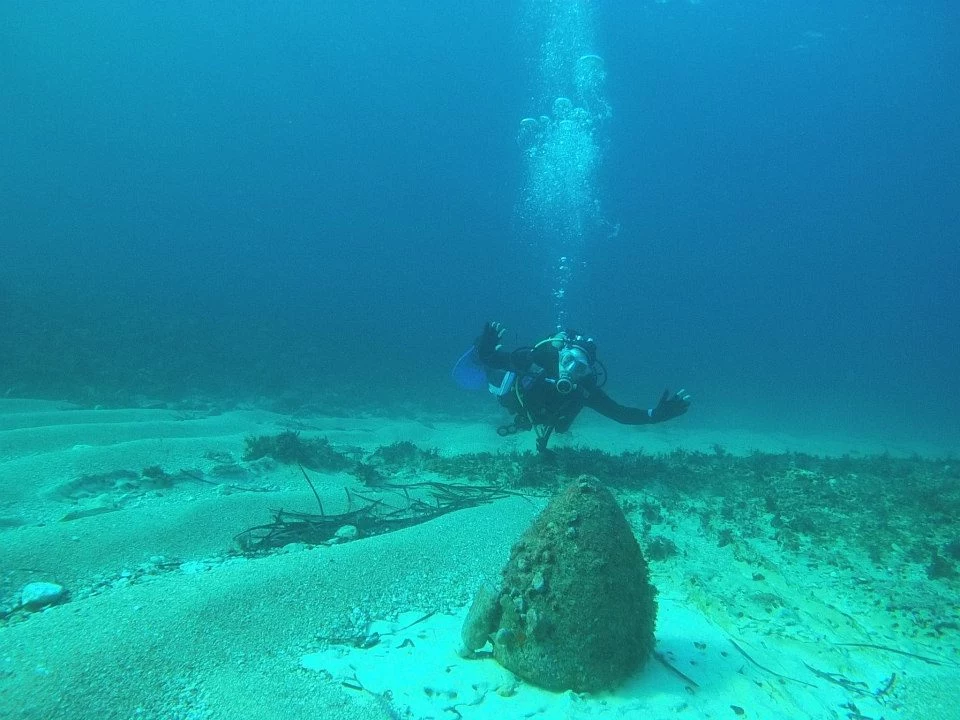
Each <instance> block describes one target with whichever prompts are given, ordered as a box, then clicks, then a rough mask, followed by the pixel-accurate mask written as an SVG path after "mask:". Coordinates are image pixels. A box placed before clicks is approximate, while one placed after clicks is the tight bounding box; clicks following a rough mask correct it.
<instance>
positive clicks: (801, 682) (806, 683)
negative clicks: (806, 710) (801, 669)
mask: <svg viewBox="0 0 960 720" xmlns="http://www.w3.org/2000/svg"><path fill="white" fill-rule="evenodd" d="M727 640H729V641H730V644H731V645H733V647H735V648H736V649H737V652H738V653H740V654H741V655H743V656H744V657H745V658H746V659H747V660H749V661H750V663H751V664H753V665H755V666H757V667H758V668H760V669H761V670H763V671H764V672H765V673H770V674H771V675H773V676H775V677H778V678H783V679H784V680H789V681H790V682H795V683H800V684H801V685H806V686H807V687H812V688H815V687H816V685H814V684H813V683H808V682H806V681H804V680H797V679H796V678H792V677H790V676H789V675H781V674H780V673H778V672H775V671H774V670H771V669H770V668H768V667H764V666H763V665H761V664H760V663H758V662H757V661H756V660H754V659H753V658H752V657H750V656H749V655H748V654H747V651H746V650H744V649H743V648H742V647H740V646H739V645H738V644H737V642H736V640H734V639H733V638H727Z"/></svg>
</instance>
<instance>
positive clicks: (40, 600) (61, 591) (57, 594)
mask: <svg viewBox="0 0 960 720" xmlns="http://www.w3.org/2000/svg"><path fill="white" fill-rule="evenodd" d="M66 599H67V589H66V588H65V587H63V585H58V584H57V583H50V582H32V583H28V584H26V585H24V586H23V589H22V590H21V591H20V604H21V605H23V607H25V608H26V609H27V610H39V609H40V608H45V607H47V606H49V605H56V604H57V603H60V602H63V601H64V600H66Z"/></svg>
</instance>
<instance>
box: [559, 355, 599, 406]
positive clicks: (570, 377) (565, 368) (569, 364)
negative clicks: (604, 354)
mask: <svg viewBox="0 0 960 720" xmlns="http://www.w3.org/2000/svg"><path fill="white" fill-rule="evenodd" d="M592 372H593V370H592V369H591V364H590V358H589V357H587V353H586V352H585V351H584V350H583V349H582V348H579V347H576V346H572V345H566V346H564V347H563V348H561V349H560V352H559V360H558V362H557V392H558V393H560V394H561V395H569V394H570V393H571V392H573V391H574V390H576V389H577V382H579V381H580V380H582V379H583V378H585V377H587V376H588V375H590V374H591V373H592Z"/></svg>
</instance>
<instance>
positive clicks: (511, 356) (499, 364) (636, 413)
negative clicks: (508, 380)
mask: <svg viewBox="0 0 960 720" xmlns="http://www.w3.org/2000/svg"><path fill="white" fill-rule="evenodd" d="M480 361H481V362H482V363H483V364H484V365H485V366H486V367H487V368H489V369H493V370H500V371H504V372H507V371H510V372H515V373H517V376H518V377H517V381H516V382H517V383H519V384H520V388H521V390H520V393H519V396H520V397H518V396H517V395H518V393H517V392H516V391H515V390H510V391H509V392H508V393H506V394H505V395H504V396H503V397H501V398H500V401H501V404H503V406H504V407H506V408H507V409H508V410H510V412H512V413H514V414H515V415H516V416H517V422H516V424H515V426H513V430H514V431H516V430H521V429H529V428H530V427H531V424H532V425H533V426H538V425H539V426H544V427H546V428H548V429H549V431H553V430H556V431H557V432H566V431H567V430H568V429H569V428H570V425H571V424H572V423H573V421H574V419H576V417H577V415H578V414H579V413H580V411H581V410H582V409H583V408H585V407H588V408H591V409H593V410H596V411H597V412H598V413H600V414H601V415H604V416H605V417H608V418H610V419H611V420H615V421H617V422H618V423H623V424H625V425H647V424H649V423H652V422H655V420H654V419H653V418H651V417H650V412H649V411H648V410H647V409H646V408H635V407H627V406H626V405H621V404H620V403H618V402H617V401H615V400H614V399H612V398H611V397H610V396H609V395H607V394H606V393H605V392H604V391H603V390H602V389H601V388H599V387H597V377H596V376H595V375H591V376H589V377H587V378H584V379H583V380H580V381H578V382H577V387H576V389H574V390H573V391H571V392H570V393H568V394H566V395H562V394H561V393H559V392H557V387H556V381H557V374H558V372H557V361H558V350H557V349H556V348H555V347H554V346H553V345H551V344H550V343H546V344H544V345H541V346H540V347H539V348H520V349H519V350H514V351H513V352H507V351H505V350H494V351H492V352H487V353H486V354H481V355H480ZM492 380H494V384H496V383H497V382H498V381H496V379H495V378H492ZM505 427H506V426H505Z"/></svg>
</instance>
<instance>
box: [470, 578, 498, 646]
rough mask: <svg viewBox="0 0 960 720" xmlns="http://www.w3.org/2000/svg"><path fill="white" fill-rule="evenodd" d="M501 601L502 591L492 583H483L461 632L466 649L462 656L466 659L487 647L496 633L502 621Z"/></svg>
mask: <svg viewBox="0 0 960 720" xmlns="http://www.w3.org/2000/svg"><path fill="white" fill-rule="evenodd" d="M499 600H500V591H499V590H498V589H497V588H495V587H494V586H493V585H491V584H490V583H483V584H482V585H481V586H480V589H479V590H477V594H476V597H474V599H473V605H471V606H470V612H469V613H467V619H466V620H465V621H464V623H463V629H462V630H461V632H460V636H461V639H462V640H463V647H464V650H463V651H461V653H460V654H461V655H463V656H464V657H469V656H470V655H471V654H472V653H473V651H474V650H479V649H480V648H482V647H483V646H484V645H486V644H487V641H488V640H489V639H490V636H491V635H492V634H493V633H495V632H496V630H497V624H498V622H499V621H500V605H499Z"/></svg>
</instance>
